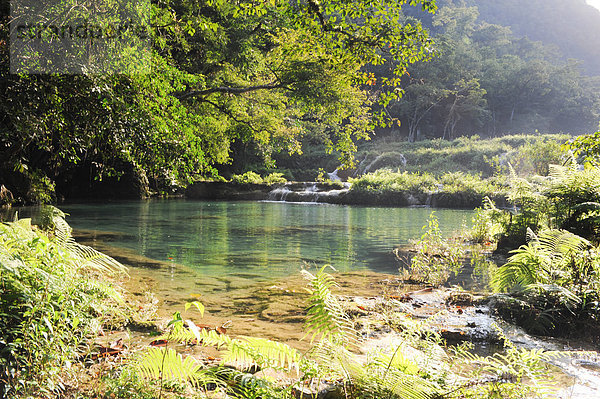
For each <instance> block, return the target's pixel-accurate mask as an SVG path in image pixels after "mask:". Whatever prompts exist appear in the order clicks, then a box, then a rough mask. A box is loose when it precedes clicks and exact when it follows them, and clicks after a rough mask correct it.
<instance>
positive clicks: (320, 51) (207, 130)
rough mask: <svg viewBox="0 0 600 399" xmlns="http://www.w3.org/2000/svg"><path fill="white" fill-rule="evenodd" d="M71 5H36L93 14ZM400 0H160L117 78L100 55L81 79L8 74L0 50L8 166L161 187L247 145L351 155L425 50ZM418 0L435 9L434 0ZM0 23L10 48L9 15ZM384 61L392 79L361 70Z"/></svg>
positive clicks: (39, 11)
mask: <svg viewBox="0 0 600 399" xmlns="http://www.w3.org/2000/svg"><path fill="white" fill-rule="evenodd" d="M71 3H72V2H71V1H68V0H65V1H61V2H59V3H58V4H53V5H52V6H53V8H50V5H48V4H45V3H39V4H36V5H35V7H34V9H32V10H30V11H31V12H33V13H36V15H45V16H46V17H47V18H48V20H51V21H53V23H54V22H56V23H57V24H61V25H69V24H71V23H73V22H74V21H78V18H85V17H86V14H85V13H86V10H87V9H85V8H81V7H76V8H75V10H76V11H74V9H73V8H72V4H71ZM406 3H407V1H406V0H395V1H365V0H361V1H359V2H354V3H348V2H345V1H339V0H327V1H320V2H317V1H313V0H303V1H299V2H292V3H290V2H289V1H283V0H273V1H267V2H259V3H256V2H254V1H247V0H243V1H240V2H236V3H229V2H223V1H201V2H192V1H187V0H184V1H170V0H167V1H162V2H153V3H152V4H150V3H149V9H144V10H136V11H135V12H136V13H137V14H134V15H133V17H136V18H138V19H139V20H141V21H145V22H146V23H147V25H148V26H152V27H153V29H148V32H147V33H148V35H149V36H150V37H149V39H150V40H148V43H147V45H148V46H147V47H148V48H147V49H145V51H144V52H136V51H135V49H129V50H130V51H129V52H127V51H121V53H122V54H123V56H122V57H114V59H113V60H111V61H110V62H111V63H112V64H111V65H112V66H113V67H114V69H115V70H116V71H119V73H101V72H103V71H104V70H103V69H102V68H103V67H104V66H106V65H103V64H102V59H101V57H102V55H100V59H95V58H94V57H93V56H94V55H97V54H94V55H92V56H90V57H89V62H88V64H86V65H84V66H83V69H82V68H81V65H79V68H78V69H77V68H76V71H75V72H77V73H79V74H75V75H61V74H46V75H41V74H40V75H33V74H31V75H28V74H26V73H22V74H9V71H10V70H9V66H10V65H9V63H10V59H9V58H10V57H9V54H8V51H9V46H8V45H3V46H2V58H1V59H0V62H1V65H0V70H1V73H2V77H3V78H2V79H1V82H2V83H1V84H0V96H2V98H3V100H4V101H2V103H1V104H2V105H1V107H0V112H1V114H2V118H1V119H2V129H0V131H1V132H2V133H0V151H1V153H0V154H1V157H0V159H2V164H1V165H0V169H2V171H3V174H7V175H10V176H13V171H14V170H17V172H16V173H17V174H19V173H21V172H20V171H21V170H31V171H42V172H43V174H44V175H45V176H46V177H47V178H48V179H49V180H50V181H51V182H56V183H57V184H58V183H61V184H59V185H58V186H57V187H58V189H59V190H63V191H66V189H67V188H68V185H69V182H71V181H72V180H73V179H74V177H75V176H77V175H78V173H80V172H81V173H84V174H85V175H86V176H88V177H91V180H92V182H93V181H95V180H101V179H103V178H106V177H107V176H108V177H119V176H122V175H123V173H125V172H128V171H132V172H133V173H134V174H136V175H139V176H147V177H148V179H149V180H150V184H152V185H153V186H155V187H154V188H155V189H160V187H156V186H158V185H160V184H167V183H169V184H170V183H173V182H174V183H178V184H184V183H187V182H188V181H190V180H192V179H194V178H196V177H202V176H211V175H213V174H214V173H216V171H215V169H214V166H215V165H216V164H226V163H228V162H231V157H232V155H234V152H235V151H236V149H237V148H240V147H244V146H250V147H252V148H254V149H255V150H256V152H258V153H259V155H261V156H262V157H263V159H264V161H265V162H266V163H268V164H269V163H271V153H273V152H278V151H285V152H288V153H298V152H300V151H301V148H300V146H299V139H300V138H301V137H303V136H313V137H315V138H317V141H319V142H320V143H321V144H322V145H323V146H324V147H325V148H327V150H328V151H331V150H332V149H334V148H335V149H337V150H338V151H339V153H340V154H341V155H340V156H341V158H342V160H343V161H344V162H345V163H352V154H353V152H354V151H355V143H354V141H355V140H357V139H361V138H367V137H368V135H369V133H370V132H371V131H372V129H373V127H374V126H375V125H383V124H386V123H387V121H386V120H385V119H386V118H385V117H384V116H385V115H386V114H385V113H384V112H379V111H375V112H374V111H373V110H372V109H370V108H369V106H370V104H373V103H379V104H387V103H389V101H391V99H392V98H394V97H397V96H398V94H399V93H400V92H401V90H400V88H399V85H400V79H399V76H400V75H402V74H403V73H404V72H405V70H406V66H407V65H408V63H410V62H415V61H417V60H420V59H426V58H429V57H430V56H431V49H430V44H431V43H430V40H429V38H428V36H427V33H426V31H425V30H424V29H423V28H422V26H421V24H420V23H418V22H416V21H411V22H407V23H399V20H398V16H399V15H400V14H401V11H402V8H403V6H405V5H406ZM410 4H411V5H413V6H419V7H420V8H422V9H423V10H425V11H427V12H433V11H435V9H436V6H435V2H434V1H433V0H411V1H410ZM111 5H112V6H114V7H111ZM120 6H122V5H121V4H119V3H118V2H115V1H108V2H107V9H111V10H112V9H113V8H114V9H120ZM65 10H69V12H63V11H65ZM5 11H6V10H5ZM53 17H56V18H55V19H53ZM55 20H56V21H55ZM121 22H122V21H121ZM0 23H1V24H2V25H1V26H0V34H1V35H2V37H1V38H2V41H1V42H2V43H4V44H7V43H8V42H9V34H10V30H9V24H10V23H11V19H10V17H8V13H5V14H3V18H2V20H1V21H0ZM42 39H44V40H46V39H48V40H50V39H51V38H46V37H44V38H42ZM115 46H116V45H115ZM121 50H123V49H121ZM124 50H127V49H124ZM26 55H31V54H26ZM388 60H394V62H395V72H394V77H388V78H385V79H380V80H379V84H380V87H379V88H378V90H376V91H369V90H368V89H369V88H370V87H371V82H372V78H371V76H370V75H369V74H367V73H365V72H364V70H363V67H364V66H365V65H381V64H383V63H384V62H386V61H388ZM140 63H142V64H143V65H141V67H142V69H143V68H146V70H147V71H152V73H140V70H139V69H138V68H137V67H139V66H140ZM72 66H75V67H77V66H78V65H72ZM122 72H125V73H122ZM142 72H143V71H142ZM7 188H8V189H9V190H13V192H14V189H15V187H7Z"/></svg>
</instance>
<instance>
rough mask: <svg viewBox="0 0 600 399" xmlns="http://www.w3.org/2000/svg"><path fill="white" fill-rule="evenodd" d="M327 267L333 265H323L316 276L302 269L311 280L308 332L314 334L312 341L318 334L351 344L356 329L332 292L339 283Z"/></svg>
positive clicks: (324, 337)
mask: <svg viewBox="0 0 600 399" xmlns="http://www.w3.org/2000/svg"><path fill="white" fill-rule="evenodd" d="M327 267H331V266H329V265H325V266H323V267H322V268H321V269H320V270H319V271H318V272H317V274H316V275H314V276H313V275H312V274H311V273H309V272H308V271H306V270H303V271H302V273H303V274H304V275H305V277H307V278H308V279H309V281H310V289H309V292H310V300H309V303H310V305H309V307H308V311H307V319H306V330H307V334H312V339H311V342H312V341H313V340H314V339H315V338H316V337H317V336H321V339H327V338H331V339H334V340H339V341H346V344H349V343H351V342H352V341H353V340H354V337H353V335H354V334H353V333H354V329H353V327H352V324H351V322H350V320H349V319H348V317H347V316H346V314H345V312H344V309H343V308H342V306H341V304H340V303H339V301H338V299H337V298H336V296H335V295H333V293H332V292H331V289H332V288H333V287H336V286H337V284H336V282H335V281H334V279H333V277H332V276H331V275H330V274H328V273H326V272H325V268H327ZM331 268H332V267H331ZM332 269H333V268H332Z"/></svg>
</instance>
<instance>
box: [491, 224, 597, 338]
mask: <svg viewBox="0 0 600 399" xmlns="http://www.w3.org/2000/svg"><path fill="white" fill-rule="evenodd" d="M512 254H513V255H512V256H511V257H510V258H509V260H508V262H507V263H506V264H505V265H503V266H502V267H500V268H498V269H497V271H496V272H495V274H494V276H493V278H492V282H491V283H492V286H493V287H494V288H495V289H496V290H497V291H513V292H515V291H516V293H517V297H522V298H523V299H524V300H525V301H526V305H525V309H526V311H525V313H529V314H530V315H529V316H528V318H529V319H530V320H529V323H528V327H529V328H530V329H531V330H534V331H535V330H537V332H546V333H547V332H550V331H555V332H556V333H565V332H566V331H568V330H567V329H566V326H568V325H570V324H572V323H573V322H576V320H579V321H580V322H585V320H590V319H591V320H597V319H598V317H599V316H600V315H599V314H598V305H597V304H598V302H599V300H600V283H599V281H600V252H599V249H598V248H596V247H595V246H594V245H592V244H591V243H590V242H589V241H587V240H586V239H584V238H582V237H579V236H577V235H575V234H573V233H570V232H568V231H564V230H544V231H542V232H540V233H538V234H537V235H536V234H534V233H533V232H530V241H529V243H528V244H527V245H523V246H521V247H520V248H519V249H517V250H514V251H512ZM517 317H519V318H522V317H521V316H517Z"/></svg>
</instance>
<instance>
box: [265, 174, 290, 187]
mask: <svg viewBox="0 0 600 399" xmlns="http://www.w3.org/2000/svg"><path fill="white" fill-rule="evenodd" d="M263 182H264V183H265V184H275V183H287V179H286V178H285V177H284V176H283V173H278V172H273V173H270V174H269V175H267V176H265V178H264V179H263Z"/></svg>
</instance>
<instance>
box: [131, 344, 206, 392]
mask: <svg viewBox="0 0 600 399" xmlns="http://www.w3.org/2000/svg"><path fill="white" fill-rule="evenodd" d="M134 367H135V370H136V372H137V373H138V375H140V376H142V377H144V378H148V379H153V380H158V379H160V378H162V379H163V380H176V381H180V382H189V383H191V384H193V385H196V386H200V385H206V384H209V383H215V382H217V380H216V379H215V378H214V376H213V375H212V373H211V372H210V371H208V370H203V369H202V366H201V365H200V364H199V363H198V362H197V361H196V360H194V358H192V357H191V356H188V357H186V358H184V357H183V356H182V355H180V354H178V353H177V352H176V351H175V350H174V349H171V348H148V349H146V350H144V351H143V352H141V353H140V354H139V355H138V357H137V359H136V361H135V363H134Z"/></svg>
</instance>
